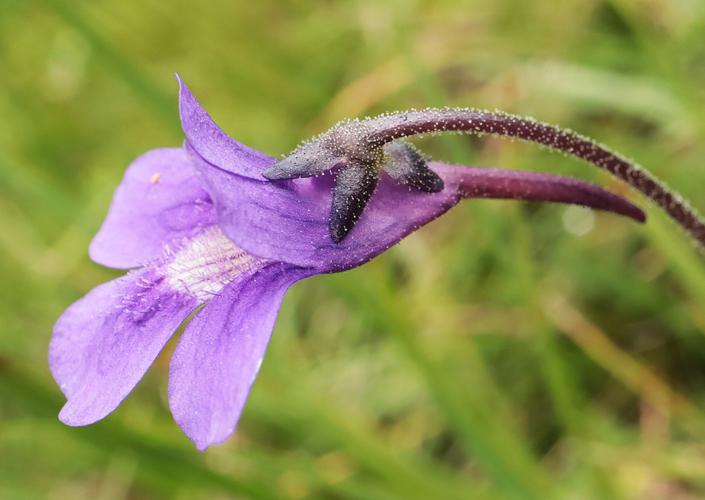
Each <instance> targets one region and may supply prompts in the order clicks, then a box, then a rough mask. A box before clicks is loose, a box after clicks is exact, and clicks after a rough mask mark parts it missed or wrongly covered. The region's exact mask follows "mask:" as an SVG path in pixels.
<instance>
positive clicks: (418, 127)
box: [365, 108, 705, 250]
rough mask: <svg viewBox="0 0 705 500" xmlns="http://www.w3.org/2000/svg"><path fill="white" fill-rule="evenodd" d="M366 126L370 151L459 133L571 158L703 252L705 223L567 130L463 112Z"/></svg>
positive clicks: (637, 169)
mask: <svg viewBox="0 0 705 500" xmlns="http://www.w3.org/2000/svg"><path fill="white" fill-rule="evenodd" d="M365 125H366V127H367V130H368V131H369V135H368V137H367V141H368V144H369V145H370V146H373V147H379V146H381V145H383V144H386V143H388V142H390V141H393V140H395V139H399V138H401V137H408V136H412V135H419V134H434V133H440V132H459V133H472V134H492V135H498V136H505V137H515V138H518V139H522V140H525V141H529V142H535V143H538V144H541V145H543V146H547V147H549V148H551V149H554V150H557V151H561V152H563V153H566V154H569V155H571V156H575V157H577V158H580V159H582V160H584V161H586V162H588V163H591V164H593V165H596V166H597V167H600V168H602V169H604V170H607V171H608V172H610V173H611V174H612V175H614V176H616V177H618V178H620V179H621V180H623V181H624V182H626V183H627V184H629V185H630V186H632V187H633V188H635V189H637V190H639V191H641V193H643V194H644V195H646V196H647V197H648V198H649V199H651V200H652V201H653V202H654V203H656V204H657V205H658V206H660V207H661V208H662V209H663V210H665V211H666V213H668V214H669V215H670V216H671V218H672V219H673V220H674V221H675V222H676V223H677V224H678V225H679V226H680V227H681V228H683V229H684V230H685V231H686V232H687V233H688V234H689V235H691V236H692V237H693V238H694V239H695V241H696V242H697V243H698V244H699V246H700V248H701V250H705V220H704V219H703V217H702V216H701V215H700V214H699V213H698V212H697V211H696V210H695V209H694V208H693V207H691V206H690V205H689V204H688V202H687V201H685V200H684V199H683V198H682V197H681V196H680V195H679V194H678V193H677V192H675V191H673V190H671V189H669V188H668V187H667V186H666V185H665V184H664V183H662V182H661V181H659V180H658V179H657V178H656V177H655V176H654V175H653V174H651V173H650V172H649V171H648V170H646V169H644V168H643V167H641V166H639V165H637V164H635V163H633V162H631V161H629V160H627V159H626V158H624V157H622V156H620V155H619V154H617V153H614V152H612V151H610V150H609V149H607V148H606V147H604V146H602V145H600V144H598V143H597V142H595V141H592V140H590V139H588V138H586V137H583V136H581V135H579V134H576V133H575V132H572V131H570V130H565V129H561V128H559V127H556V126H554V125H549V124H547V123H542V122H539V121H536V120H533V119H531V118H525V117H521V116H516V115H510V114H506V113H500V112H491V111H481V110H473V109H467V108H445V109H434V108H430V109H426V110H422V111H406V112H397V113H391V114H388V115H383V116H379V117H376V118H372V119H370V120H369V121H366V123H365Z"/></svg>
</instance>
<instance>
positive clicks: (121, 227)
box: [89, 148, 215, 269]
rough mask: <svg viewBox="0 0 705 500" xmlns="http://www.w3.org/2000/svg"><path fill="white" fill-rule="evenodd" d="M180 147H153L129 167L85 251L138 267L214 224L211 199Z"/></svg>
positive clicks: (117, 263) (116, 265)
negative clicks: (165, 249) (102, 220)
mask: <svg viewBox="0 0 705 500" xmlns="http://www.w3.org/2000/svg"><path fill="white" fill-rule="evenodd" d="M201 186H202V182H201V181H200V180H199V179H198V174H197V172H196V171H195V170H194V168H193V166H192V165H191V162H190V160H189V158H188V156H187V155H186V153H185V152H184V150H183V149H182V148H170V149H154V150H152V151H149V152H147V153H145V154H143V155H142V156H140V157H139V158H137V159H136V160H135V161H134V162H132V164H131V165H130V166H129V167H128V169H127V171H126V172H125V176H124V178H123V180H122V183H121V184H120V185H119V186H118V188H117V190H116V191H115V196H114V197H113V201H112V205H111V206H110V211H109V212H108V216H107V217H106V219H105V222H103V225H102V226H101V228H100V230H99V231H98V234H97V235H96V236H95V238H93V241H92V242H91V246H90V249H89V253H90V256H91V258H92V259H93V260H94V261H95V262H97V263H99V264H102V265H104V266H108V267H114V268H118V269H126V268H131V267H137V266H139V265H141V264H145V263H147V262H150V261H152V260H154V259H156V258H158V257H160V256H161V255H162V252H163V249H164V246H165V245H170V246H173V247H176V246H178V245H179V243H180V242H181V240H183V239H184V238H185V237H189V236H192V235H193V234H195V233H196V232H198V231H200V230H201V229H202V228H203V227H205V226H208V225H211V224H213V223H214V222H215V210H214V209H213V204H212V203H211V199H210V196H209V195H208V193H207V192H206V191H205V190H204V189H203V188H202V187H201Z"/></svg>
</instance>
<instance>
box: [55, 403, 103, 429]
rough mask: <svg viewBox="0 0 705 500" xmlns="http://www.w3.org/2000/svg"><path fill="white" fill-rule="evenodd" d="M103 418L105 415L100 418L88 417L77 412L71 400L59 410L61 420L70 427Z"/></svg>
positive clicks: (91, 422)
mask: <svg viewBox="0 0 705 500" xmlns="http://www.w3.org/2000/svg"><path fill="white" fill-rule="evenodd" d="M103 418H105V416H103V417H100V418H95V417H93V418H86V416H85V415H83V416H81V415H79V414H77V412H76V410H75V408H74V406H73V405H72V404H71V401H67V402H66V404H64V406H63V408H61V411H60V412H59V421H60V422H61V423H62V424H65V425H68V426H70V427H84V426H86V425H91V424H94V423H96V422H98V421H99V420H102V419H103Z"/></svg>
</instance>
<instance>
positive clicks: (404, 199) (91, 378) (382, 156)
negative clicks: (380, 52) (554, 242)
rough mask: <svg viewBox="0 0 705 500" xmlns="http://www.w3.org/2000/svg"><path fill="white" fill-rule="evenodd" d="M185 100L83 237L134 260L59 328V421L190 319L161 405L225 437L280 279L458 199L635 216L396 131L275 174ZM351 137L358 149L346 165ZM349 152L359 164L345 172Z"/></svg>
mask: <svg viewBox="0 0 705 500" xmlns="http://www.w3.org/2000/svg"><path fill="white" fill-rule="evenodd" d="M179 111H180V115H181V122H182V127H183V131H184V134H185V142H184V145H183V147H181V148H169V149H155V150H152V151H149V152H148V153H146V154H144V155H143V156H141V157H139V158H138V159H137V160H135V161H134V162H133V163H132V164H131V165H130V166H129V167H128V169H127V172H126V173H125V177H124V179H123V181H122V183H121V184H120V186H119V187H118V188H117V191H116V192H115V196H114V198H113V201H112V205H111V207H110V210H109V212H108V215H107V218H106V220H105V222H104V223H103V225H102V227H101V228H100V230H99V232H98V234H97V235H96V236H95V238H94V239H93V241H92V243H91V245H90V252H89V253H90V256H91V258H92V259H93V260H94V261H96V262H97V263H99V264H102V265H105V266H108V267H113V268H118V269H129V270H130V271H129V272H128V273H127V274H126V275H124V276H123V277H121V278H118V279H116V280H114V281H110V282H108V283H105V284H103V285H100V286H98V287H97V288H95V289H94V290H92V291H91V292H89V293H88V294H87V295H86V296H84V297H83V298H82V299H80V300H79V301H77V302H76V303H74V304H73V305H71V306H70V307H69V308H68V309H67V310H66V312H65V313H64V314H63V315H62V316H61V317H60V319H59V320H58V322H57V323H56V326H55V327H54V332H53V336H52V339H51V345H50V351H49V363H50V367H51V371H52V374H53V376H54V378H55V379H56V381H57V383H58V385H59V387H60V388H61V390H62V391H63V393H64V394H65V396H66V398H67V402H66V404H65V405H64V407H63V408H62V409H61V412H60V414H59V418H60V419H61V421H62V422H64V423H66V424H68V425H74V426H80V425H87V424H91V423H93V422H96V421H98V420H100V419H102V418H104V417H105V416H107V415H108V414H110V413H111V412H112V411H113V410H115V409H116V408H117V406H118V405H119V404H120V403H121V402H122V400H123V399H124V398H125V397H126V396H127V395H128V394H129V393H130V391H131V390H132V389H133V388H134V387H135V385H136V384H137V383H138V382H139V380H140V379H141V378H142V376H143V375H144V373H145V371H146V370H147V369H148V368H149V366H150V365H151V364H152V363H153V362H154V360H155V358H156V357H157V355H158V354H159V352H160V351H161V350H162V348H163V347H164V345H165V344H166V343H167V341H168V340H169V339H170V337H171V336H172V335H173V334H174V332H175V331H176V330H177V329H178V328H179V326H180V325H181V324H182V323H184V322H186V326H185V327H184V330H183V334H182V335H181V338H180V339H179V341H178V344H177V346H176V349H175V351H174V353H173V356H172V358H171V362H170V366H169V384H168V398H169V406H170V409H171V412H172V415H173V417H174V419H175V421H176V422H177V424H178V425H179V426H180V427H181V428H182V429H183V431H184V432H185V433H186V434H187V435H188V436H189V438H191V439H192V440H193V442H194V443H195V444H196V446H197V447H198V448H199V449H200V450H205V449H206V448H207V447H208V446H210V445H212V444H215V443H220V442H222V441H224V440H225V439H226V438H227V437H228V436H229V435H230V434H231V433H232V432H233V430H234V429H235V426H236V424H237V421H238V419H239V417H240V414H241V412H242V409H243V406H244V403H245V400H246V398H247V396H248V393H249V391H250V387H251V386H252V383H253V381H254V379H255V377H256V375H257V372H258V370H259V368H260V365H261V364H262V360H263V357H264V353H265V349H266V346H267V343H268V342H269V338H270V334H271V332H272V328H273V326H274V323H275V320H276V317H277V312H278V309H279V306H280V304H281V302H282V299H283V297H284V294H285V293H286V291H287V289H288V288H289V287H290V286H292V285H293V284H294V283H296V282H297V281H299V280H302V279H304V278H307V277H311V276H313V275H316V274H322V273H333V272H339V271H344V270H346V269H350V268H353V267H356V266H359V265H361V264H363V263H365V262H367V261H368V260H370V259H372V258H373V257H375V256H376V255H379V254H380V253H382V252H383V251H385V250H386V249H388V248H389V247H391V246H392V245H394V244H395V243H397V242H398V241H400V240H401V239H402V238H404V237H405V236H407V235H408V234H410V233H412V232H414V231H415V230H416V229H418V228H420V227H421V226H423V225H425V224H427V223H428V222H430V221H432V220H433V219H435V218H437V217H439V216H440V215H441V214H443V213H445V212H446V211H447V210H449V209H450V208H452V207H453V206H454V205H456V204H457V203H458V202H459V201H461V200H463V199H473V198H507V199H522V200H534V201H550V202H561V203H573V204H580V205H584V206H588V207H592V208H595V209H600V210H607V211H611V212H615V213H617V214H621V215H625V216H628V217H631V218H632V219H635V220H637V221H643V220H644V214H643V212H642V211H641V210H639V209H638V208H637V207H635V206H634V205H632V204H631V203H630V202H628V201H627V200H625V199H623V198H621V197H619V196H616V195H614V194H610V193H608V192H606V191H604V190H602V189H600V188H599V187H596V186H593V185H591V184H587V183H584V182H581V181H577V180H573V179H568V178H564V177H559V176H553V175H548V174H542V173H528V172H519V171H508V170H500V169H489V168H472V167H464V166H453V165H447V164H443V163H435V162H426V160H425V158H424V157H423V156H422V155H420V153H418V152H416V151H415V150H414V149H413V148H411V146H408V145H405V144H404V143H398V142H395V139H398V138H399V137H401V136H402V135H403V134H401V133H400V132H399V131H397V132H398V133H397V136H398V137H395V138H394V139H389V140H387V139H388V138H385V139H384V140H382V141H379V140H378V139H375V140H377V143H375V144H373V146H374V147H373V148H372V149H374V148H383V150H382V151H381V152H380V151H379V150H378V151H372V152H371V153H370V156H369V157H370V158H373V157H374V162H377V163H374V162H372V163H369V162H367V163H365V161H363V160H365V159H364V156H365V155H364V154H362V153H360V152H361V150H360V145H359V144H357V146H354V145H353V142H354V141H352V140H351V141H348V142H345V141H343V142H344V144H343V146H344V147H342V149H341V147H340V145H341V143H340V142H339V141H338V142H336V146H335V148H332V149H331V147H329V146H330V144H328V145H326V143H325V140H319V141H318V144H317V146H316V141H314V142H313V143H310V145H309V146H307V147H308V148H309V149H308V150H304V152H303V153H301V149H299V150H297V151H298V153H296V155H293V156H292V158H293V160H291V161H290V162H289V171H288V173H286V172H285V173H282V171H281V170H282V165H283V166H284V167H286V165H287V163H286V162H285V161H284V160H281V161H277V160H275V159H274V158H272V157H270V156H268V155H266V154H264V153H261V152H259V151H256V150H254V149H251V148H249V147H247V146H244V145H243V144H240V143H238V142H237V141H235V140H233V139H232V138H230V137H228V136H227V135H226V134H225V133H224V132H223V131H222V130H221V129H220V128H218V126H217V125H216V124H215V123H214V121H213V120H212V119H211V118H210V116H209V115H208V114H207V113H206V112H205V110H204V109H203V108H202V107H201V106H200V105H199V103H198V102H197V101H196V99H195V98H194V97H193V95H192V94H191V93H190V91H189V90H188V88H186V86H185V85H183V84H181V87H180V94H179ZM387 119H388V120H389V118H387ZM365 130H367V131H369V130H372V132H373V133H375V134H379V133H380V130H382V129H381V128H380V127H377V128H375V127H371V128H370V129H365ZM322 137H323V136H322ZM348 137H349V138H350V137H352V136H348ZM352 139H355V140H357V139H359V137H357V136H356V137H352ZM311 144H312V145H311ZM389 144H392V145H391V146H389ZM346 145H347V146H346ZM317 147H318V149H317V150H316V148H317ZM345 147H349V148H353V147H354V148H357V149H356V150H355V151H353V152H352V153H350V151H347V152H348V153H350V154H349V157H350V158H348V160H350V161H345V158H346V157H345V155H346V151H345ZM336 148H337V149H336ZM372 149H371V150H372ZM358 153H359V154H358ZM363 153H364V151H363ZM297 155H298V156H297ZM336 155H338V156H340V155H342V156H340V158H342V160H341V159H340V158H339V157H338V156H336ZM360 157H363V158H360ZM331 160H332V163H331ZM356 162H357V163H358V164H362V169H363V170H364V172H363V175H359V172H358V173H353V174H350V173H349V170H350V169H351V168H352V167H354V164H355V163H356ZM329 163H330V164H329ZM320 164H325V165H324V166H323V167H321V166H320ZM291 165H294V167H295V168H294V167H291ZM312 165H313V166H312ZM351 165H352V167H351ZM373 167H375V168H376V170H375V169H373ZM297 168H298V169H299V171H296V169H297ZM277 169H279V173H278V174H277V171H278V170H277ZM284 169H285V168H284ZM302 169H303V170H306V171H301V170H302ZM307 169H308V170H307ZM311 170H315V172H313V174H312V172H311ZM265 171H267V172H268V177H270V178H275V179H277V178H278V179H280V180H271V179H270V178H267V177H265V176H264V174H263V173H264V172H265ZM346 172H348V173H347V174H346ZM314 174H315V175H314ZM309 175H312V176H309ZM346 176H348V177H351V178H353V180H352V181H350V182H348V181H345V178H346ZM287 177H288V178H287ZM294 177H298V178H295V179H294ZM365 177H367V178H372V180H368V181H365V180H364V179H365ZM285 178H287V179H285ZM341 179H342V180H341ZM356 179H357V180H356ZM360 179H363V182H362V185H364V186H367V187H366V188H365V189H361V188H360V186H361V183H360V181H359V180H360ZM346 182H347V184H346ZM370 185H372V186H371V189H370ZM341 186H342V187H341ZM341 191H344V192H345V193H343V194H344V196H343V195H341V194H340V192H341ZM362 191H364V193H363V196H361V197H360V196H358V195H359V193H360V192H362ZM335 193H338V194H335ZM336 197H337V198H338V201H336ZM341 199H342V201H340V200H341ZM351 205H353V208H352V209H350V206H351ZM331 208H332V209H333V210H334V212H335V210H336V209H339V210H342V212H344V213H347V214H348V215H343V216H342V217H339V219H340V220H342V223H341V224H342V225H343V226H345V227H344V228H343V230H342V232H340V227H338V229H337V230H338V231H339V232H338V233H335V232H334V230H333V229H334V228H333V227H332V223H331V221H332V220H333V219H335V216H333V217H331ZM350 213H353V215H354V216H353V217H351V216H350V215H349V214H350Z"/></svg>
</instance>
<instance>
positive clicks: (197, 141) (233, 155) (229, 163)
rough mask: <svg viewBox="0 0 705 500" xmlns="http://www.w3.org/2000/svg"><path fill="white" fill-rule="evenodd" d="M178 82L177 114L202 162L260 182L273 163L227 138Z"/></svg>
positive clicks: (187, 90)
mask: <svg viewBox="0 0 705 500" xmlns="http://www.w3.org/2000/svg"><path fill="white" fill-rule="evenodd" d="M177 79H178V81H179V114H180V115H181V127H182V128H183V130H184V134H185V135H186V139H187V140H188V142H189V143H190V144H191V145H192V146H193V147H194V148H195V149H196V150H197V151H198V153H199V154H200V155H201V156H202V157H203V158H205V159H206V161H208V162H210V163H212V164H214V165H218V166H220V168H223V169H225V170H227V171H229V172H232V173H234V174H238V175H242V176H244V177H250V178H253V179H260V180H263V179H264V177H262V171H263V170H264V169H265V168H266V167H268V166H270V165H271V163H272V162H273V159H272V158H271V157H269V156H267V155H266V154H264V153H261V152H259V151H257V150H256V149H252V148H249V147H247V146H245V145H244V144H240V143H239V142H237V141H236V140H235V139H233V138H231V137H229V136H228V135H227V134H226V133H225V132H223V131H222V130H221V129H220V127H218V125H216V123H215V122H214V121H213V119H212V118H211V117H210V115H209V114H208V113H207V112H206V110H205V109H203V107H202V106H201V105H200V104H199V103H198V101H197V100H196V98H195V97H194V96H193V94H191V91H190V90H189V89H188V87H186V85H185V84H184V83H183V82H182V81H181V79H180V78H179V77H178V76H177Z"/></svg>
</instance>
